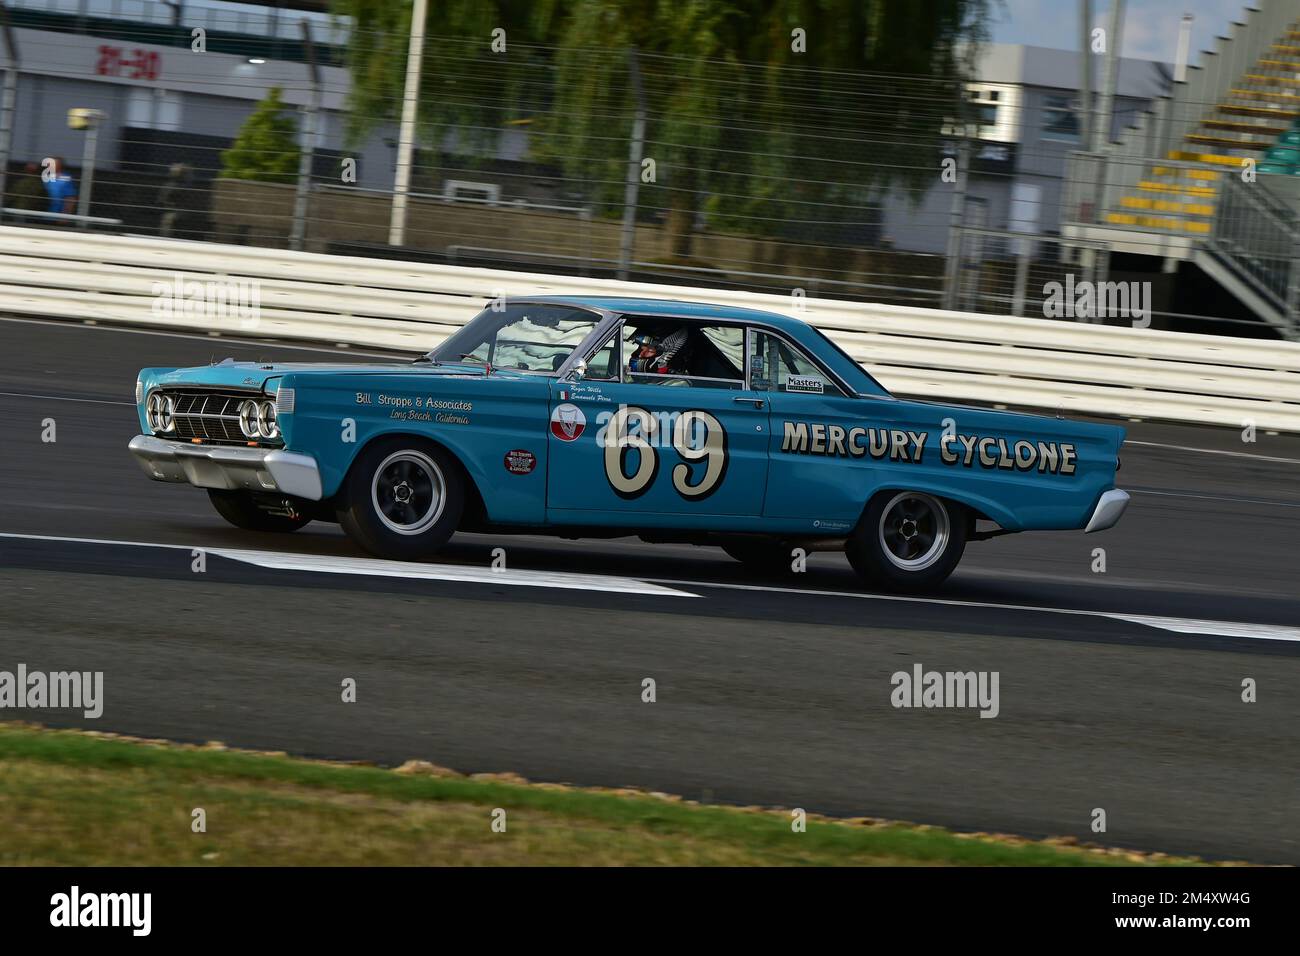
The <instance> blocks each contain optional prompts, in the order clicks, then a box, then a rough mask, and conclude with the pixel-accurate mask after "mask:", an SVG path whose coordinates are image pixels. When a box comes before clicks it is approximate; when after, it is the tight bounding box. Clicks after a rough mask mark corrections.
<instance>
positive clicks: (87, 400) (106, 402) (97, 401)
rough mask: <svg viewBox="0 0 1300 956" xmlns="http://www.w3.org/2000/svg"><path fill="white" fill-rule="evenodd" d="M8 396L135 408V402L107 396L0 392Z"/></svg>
mask: <svg viewBox="0 0 1300 956" xmlns="http://www.w3.org/2000/svg"><path fill="white" fill-rule="evenodd" d="M0 395H3V396H5V397H7V398H39V399H41V400H42V401H46V402H84V403H85V404H87V405H129V406H131V407H132V408H135V402H112V401H109V400H108V399H107V398H68V397H67V396H65V395H33V394H31V393H30V392H0Z"/></svg>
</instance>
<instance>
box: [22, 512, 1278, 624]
mask: <svg viewBox="0 0 1300 956" xmlns="http://www.w3.org/2000/svg"><path fill="white" fill-rule="evenodd" d="M2 539H12V540H21V541H49V542H57V543H66V544H96V545H119V546H124V547H136V548H164V549H168V550H174V551H201V552H203V553H204V554H212V555H216V556H218V557H223V558H227V559H229V560H232V561H240V562H243V563H246V564H252V565H255V566H257V567H263V568H267V569H271V570H284V571H308V572H317V573H324V574H352V575H357V576H361V577H366V576H371V577H401V578H411V579H425V580H439V581H459V582H464V583H481V584H505V585H515V586H522V587H553V588H565V589H570V590H580V591H614V592H617V593H620V594H652V595H659V596H665V597H702V596H703V595H700V594H697V593H694V592H696V591H699V590H707V589H721V590H728V591H760V592H767V593H774V594H792V595H798V596H801V597H821V598H827V597H829V598H852V599H855V600H861V601H888V602H896V603H905V604H928V605H933V606H936V607H954V608H967V609H979V610H991V611H1019V612H1033V613H1039V614H1063V615H1068V616H1072V617H1088V618H1101V619H1105V620H1111V621H1122V622H1124V623H1126V624H1138V625H1141V626H1143V627H1149V628H1154V629H1156V630H1163V631H1169V632H1172V633H1177V634H1195V635H1202V636H1210V637H1222V638H1228V639H1240V640H1266V641H1286V642H1294V643H1300V628H1298V627H1290V626H1284V625H1277V624H1255V623H1251V622H1246V621H1210V620H1203V619H1195V618H1178V617H1164V616H1159V615H1146V614H1128V613H1125V612H1123V611H1094V610H1087V609H1084V608H1061V607H1044V606H1042V605H1036V604H1001V603H997V602H993V601H963V600H957V599H955V598H937V597H920V596H916V595H903V594H876V593H870V592H864V591H821V590H807V589H802V588H787V587H779V586H772V585H763V584H735V583H730V582H712V581H682V580H679V579H675V578H620V577H613V576H607V575H596V574H576V573H572V572H567V571H493V570H491V569H490V568H481V567H470V566H467V565H452V564H418V563H413V562H406V561H384V560H381V559H378V558H347V557H332V556H315V555H304V554H293V553H289V552H277V551H249V550H240V549H238V548H195V547H193V546H191V545H184V544H161V543H156V542H149V541H119V540H112V539H105V538H74V537H63V536H56V535H40V534H19V533H16V532H0V540H2ZM683 588H689V589H691V590H682V589H683Z"/></svg>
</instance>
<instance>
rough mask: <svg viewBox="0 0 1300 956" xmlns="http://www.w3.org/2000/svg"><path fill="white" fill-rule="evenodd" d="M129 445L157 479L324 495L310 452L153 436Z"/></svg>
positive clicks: (315, 496) (231, 488)
mask: <svg viewBox="0 0 1300 956" xmlns="http://www.w3.org/2000/svg"><path fill="white" fill-rule="evenodd" d="M127 447H128V448H129V449H130V451H131V454H133V455H135V457H136V460H137V461H138V462H139V463H140V467H141V468H142V469H143V470H144V473H145V474H146V475H148V476H149V477H150V478H152V479H154V481H177V482H189V483H190V484H191V485H195V486H196V487H199V488H222V489H225V490H227V491H269V492H281V493H282V494H286V495H293V496H295V497H297V498H306V499H308V500H310V501H320V499H321V483H320V469H319V468H317V466H316V459H315V458H312V457H311V456H310V455H300V454H298V453H297V452H291V451H284V450H283V449H279V448H240V447H238V446H231V445H194V444H188V443H186V442H179V441H168V440H167V439H164V438H155V437H154V436H153V435H136V436H135V437H134V438H132V439H131V444H130V445H128V446H127Z"/></svg>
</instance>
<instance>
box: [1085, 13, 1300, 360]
mask: <svg viewBox="0 0 1300 956" xmlns="http://www.w3.org/2000/svg"><path fill="white" fill-rule="evenodd" d="M1298 12H1300V11H1298V10H1297V5H1296V3H1295V0H1266V2H1262V3H1261V4H1260V9H1251V10H1248V11H1247V16H1246V20H1245V22H1242V23H1237V24H1234V27H1233V30H1232V35H1231V36H1230V37H1220V38H1219V39H1218V42H1217V44H1216V47H1215V49H1214V50H1213V51H1207V52H1205V53H1204V54H1203V58H1202V59H1203V62H1202V63H1201V64H1200V65H1199V66H1192V67H1190V68H1189V70H1188V75H1187V79H1186V80H1185V81H1184V82H1181V83H1176V84H1175V85H1174V87H1173V89H1172V91H1171V93H1170V94H1169V95H1167V96H1163V97H1161V98H1160V99H1159V100H1157V102H1156V103H1155V105H1154V107H1153V108H1152V109H1151V110H1149V111H1147V112H1145V113H1143V114H1142V115H1141V116H1140V118H1139V121H1138V123H1137V124H1136V125H1135V126H1132V127H1130V128H1128V129H1127V130H1125V131H1124V133H1123V135H1122V136H1121V138H1120V141H1119V142H1117V143H1112V144H1107V145H1106V146H1105V148H1103V149H1100V150H1097V151H1094V152H1087V153H1084V152H1078V153H1075V154H1073V155H1072V156H1071V159H1070V163H1069V168H1068V170H1067V174H1066V191H1065V200H1064V203H1063V206H1062V230H1061V231H1062V237H1063V238H1065V239H1067V240H1070V239H1074V240H1078V241H1079V242H1080V244H1081V245H1083V244H1086V245H1088V246H1089V247H1093V248H1096V247H1098V246H1099V247H1100V248H1102V249H1105V250H1106V251H1108V252H1110V251H1114V252H1127V253H1137V254H1143V255H1152V256H1160V257H1162V258H1163V259H1165V260H1166V262H1167V263H1176V261H1179V260H1190V261H1193V262H1195V263H1196V264H1197V265H1198V266H1199V267H1200V268H1201V269H1202V270H1204V271H1205V272H1206V273H1207V274H1208V275H1210V276H1211V277H1212V278H1214V279H1215V280H1216V281H1217V282H1219V283H1220V284H1221V285H1222V286H1223V287H1224V288H1226V289H1227V290H1228V291H1229V292H1231V293H1232V294H1233V295H1234V296H1235V297H1236V298H1237V299H1238V300H1239V301H1241V302H1243V303H1244V304H1245V305H1246V306H1247V307H1249V308H1250V309H1251V310H1252V311H1254V312H1255V313H1256V314H1257V315H1258V316H1259V317H1260V318H1261V319H1263V320H1264V321H1266V322H1268V323H1269V324H1270V325H1272V326H1274V327H1275V328H1276V329H1277V330H1278V331H1279V332H1280V333H1281V334H1282V335H1283V336H1284V337H1286V338H1293V339H1300V313H1298V312H1297V307H1298V305H1300V303H1297V302H1296V296H1295V289H1294V286H1295V276H1294V273H1295V270H1296V265H1297V264H1296V255H1297V253H1300V245H1297V238H1300V231H1298V230H1300V223H1298V222H1297V217H1296V215H1295V213H1296V209H1297V208H1298V207H1297V203H1298V202H1300V165H1296V166H1294V167H1291V166H1287V165H1283V164H1274V163H1270V162H1269V159H1268V158H1269V157H1271V156H1274V155H1283V154H1287V150H1286V149H1283V150H1282V152H1281V153H1278V150H1277V144H1278V143H1279V139H1283V140H1287V141H1290V140H1293V139H1294V140H1296V141H1300V135H1293V129H1294V124H1296V121H1297V120H1300V17H1298V16H1297V14H1298ZM1296 156H1297V157H1300V153H1297V154H1296ZM1261 167H1263V171H1261Z"/></svg>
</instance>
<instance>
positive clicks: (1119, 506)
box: [1083, 488, 1128, 533]
mask: <svg viewBox="0 0 1300 956" xmlns="http://www.w3.org/2000/svg"><path fill="white" fill-rule="evenodd" d="M1127 507H1128V492H1127V491H1120V490H1119V489H1118V488H1112V489H1111V490H1110V491H1105V492H1102V495H1101V497H1100V498H1099V499H1097V507H1095V508H1093V509H1092V517H1091V518H1089V519H1088V527H1086V528H1084V529H1083V530H1084V532H1085V533H1086V532H1089V531H1105V530H1106V529H1107V528H1113V527H1115V525H1116V524H1118V523H1119V519H1120V518H1122V517H1123V516H1124V509H1125V508H1127Z"/></svg>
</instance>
